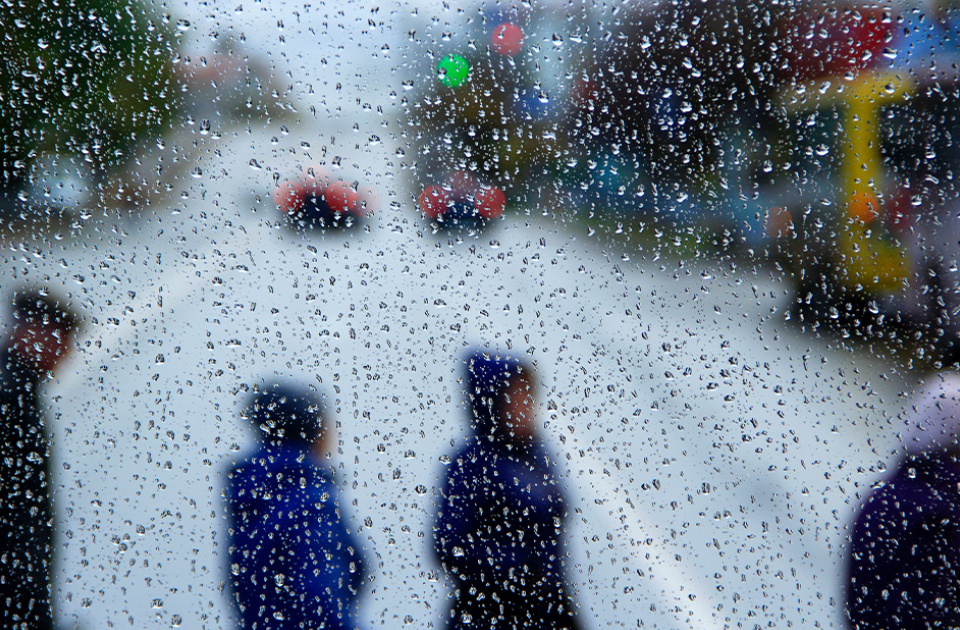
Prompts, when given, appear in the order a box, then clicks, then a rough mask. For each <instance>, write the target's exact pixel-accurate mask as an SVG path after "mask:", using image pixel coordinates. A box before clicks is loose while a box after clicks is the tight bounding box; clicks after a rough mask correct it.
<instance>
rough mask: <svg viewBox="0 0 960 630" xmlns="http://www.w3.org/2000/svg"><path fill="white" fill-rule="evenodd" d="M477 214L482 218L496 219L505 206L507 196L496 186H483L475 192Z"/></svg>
mask: <svg viewBox="0 0 960 630" xmlns="http://www.w3.org/2000/svg"><path fill="white" fill-rule="evenodd" d="M476 203H477V214H479V215H480V216H481V217H483V218H484V219H496V218H497V217H499V216H500V215H501V214H503V210H504V208H506V206H507V197H506V196H505V195H504V194H503V191H502V190H500V189H499V188H497V187H496V186H491V187H490V188H484V189H482V190H481V191H480V192H478V193H477V202H476Z"/></svg>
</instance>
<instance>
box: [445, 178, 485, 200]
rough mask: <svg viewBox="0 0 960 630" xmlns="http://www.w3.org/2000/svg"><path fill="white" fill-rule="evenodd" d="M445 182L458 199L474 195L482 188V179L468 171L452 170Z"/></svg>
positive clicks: (452, 194)
mask: <svg viewBox="0 0 960 630" xmlns="http://www.w3.org/2000/svg"><path fill="white" fill-rule="evenodd" d="M444 183H446V185H447V188H448V189H449V190H450V195H451V196H452V197H453V199H455V200H456V201H463V200H464V199H466V198H467V197H473V196H474V195H476V194H477V192H478V191H479V190H480V180H478V179H477V178H476V177H474V176H473V174H471V173H469V172H467V171H452V172H451V173H450V174H449V175H447V177H446V179H445V181H444Z"/></svg>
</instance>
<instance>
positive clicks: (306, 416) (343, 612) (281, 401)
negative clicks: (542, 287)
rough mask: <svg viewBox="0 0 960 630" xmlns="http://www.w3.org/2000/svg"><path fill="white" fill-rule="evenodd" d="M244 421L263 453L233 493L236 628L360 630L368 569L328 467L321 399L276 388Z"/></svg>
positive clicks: (238, 478) (262, 395)
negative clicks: (358, 618)
mask: <svg viewBox="0 0 960 630" xmlns="http://www.w3.org/2000/svg"><path fill="white" fill-rule="evenodd" d="M244 416H245V417H246V419H248V420H249V421H250V422H252V423H253V425H254V426H255V427H257V430H258V432H259V433H260V445H259V447H258V448H257V449H256V450H255V451H254V452H253V453H252V454H250V455H248V456H246V457H245V458H243V460H241V461H240V462H239V463H237V464H236V465H234V466H233V468H232V469H231V471H230V473H229V482H228V487H227V517H228V519H229V536H228V537H229V554H230V567H229V570H230V583H231V586H232V589H233V597H234V600H235V602H236V605H237V611H238V613H239V616H238V619H239V626H240V628H251V629H252V628H255V629H257V630H269V629H274V628H298V629H300V630H309V629H310V628H324V629H325V630H341V629H342V630H347V629H351V628H354V627H355V626H356V623H355V619H356V603H357V596H358V593H359V590H360V587H361V584H362V582H363V578H364V566H363V560H362V558H361V555H360V546H359V543H358V541H357V540H356V538H355V537H354V536H353V535H352V534H351V533H350V531H349V530H348V529H347V527H346V525H345V523H344V517H343V514H342V512H341V506H340V502H339V490H338V489H337V486H336V483H335V481H334V478H333V470H332V468H331V467H330V465H329V458H328V454H327V453H328V450H329V449H330V448H331V446H332V444H333V442H332V437H333V436H332V435H331V434H332V430H331V428H330V424H329V421H328V419H327V417H326V414H325V411H324V407H323V402H322V400H321V399H320V397H318V396H317V395H315V394H314V393H313V392H311V391H310V390H308V389H306V388H301V387H297V386H293V385H290V384H287V383H270V384H267V385H266V386H262V387H259V388H256V389H255V390H254V393H253V395H252V396H251V399H250V401H249V404H248V405H247V407H246V409H245V411H244Z"/></svg>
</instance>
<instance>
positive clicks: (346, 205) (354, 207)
mask: <svg viewBox="0 0 960 630" xmlns="http://www.w3.org/2000/svg"><path fill="white" fill-rule="evenodd" d="M324 199H325V200H326V202H327V205H328V206H330V209H331V210H333V211H334V212H340V213H342V214H354V215H355V214H359V211H360V195H359V194H357V191H356V190H354V189H353V188H351V187H350V186H349V185H348V184H346V183H345V182H342V181H338V182H334V183H332V184H330V186H329V187H328V188H327V192H326V195H325V197H324Z"/></svg>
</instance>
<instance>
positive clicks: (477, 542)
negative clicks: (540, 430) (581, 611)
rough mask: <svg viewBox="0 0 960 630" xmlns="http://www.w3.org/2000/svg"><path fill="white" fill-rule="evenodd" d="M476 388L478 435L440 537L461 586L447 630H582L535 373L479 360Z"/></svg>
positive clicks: (444, 506)
mask: <svg viewBox="0 0 960 630" xmlns="http://www.w3.org/2000/svg"><path fill="white" fill-rule="evenodd" d="M466 382H467V399H468V401H469V404H470V408H471V410H472V428H473V431H474V435H473V436H471V438H470V439H469V440H468V442H467V444H466V445H465V446H464V447H463V448H462V450H460V452H459V453H457V455H456V457H455V458H454V459H453V462H452V464H451V466H450V469H449V472H448V474H447V480H446V487H445V489H444V490H443V491H442V494H441V499H440V505H439V510H438V512H439V513H438V516H437V521H436V526H435V528H434V545H435V549H436V553H437V555H438V556H439V559H440V562H441V564H442V566H443V569H444V571H445V572H446V573H447V574H448V575H449V576H450V577H451V579H452V581H453V582H454V585H455V594H454V597H455V602H454V604H453V607H452V610H451V611H450V617H449V620H448V623H447V627H448V628H449V630H461V629H463V630H466V629H467V628H504V629H510V630H519V629H523V630H528V629H529V630H541V629H542V630H547V629H550V630H563V629H570V630H572V629H575V628H579V627H580V625H579V623H578V621H577V618H576V612H575V610H574V606H573V602H572V600H571V598H570V589H569V587H568V586H567V585H566V580H565V575H564V557H565V555H566V554H565V552H564V549H563V545H562V540H561V539H562V535H563V532H564V519H565V517H566V510H565V507H564V497H563V493H562V491H561V488H560V484H559V481H558V478H557V470H556V467H555V466H554V463H553V456H552V454H551V453H550V452H549V451H548V450H547V448H546V447H545V445H544V444H543V442H542V441H541V440H540V439H539V438H538V436H537V431H536V402H535V380H534V374H533V371H532V370H531V368H530V367H529V366H528V365H527V364H526V363H524V362H523V361H521V360H519V359H516V358H512V357H498V356H491V355H487V354H483V353H477V354H474V355H473V356H471V357H470V358H469V359H468V360H467V375H466Z"/></svg>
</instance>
